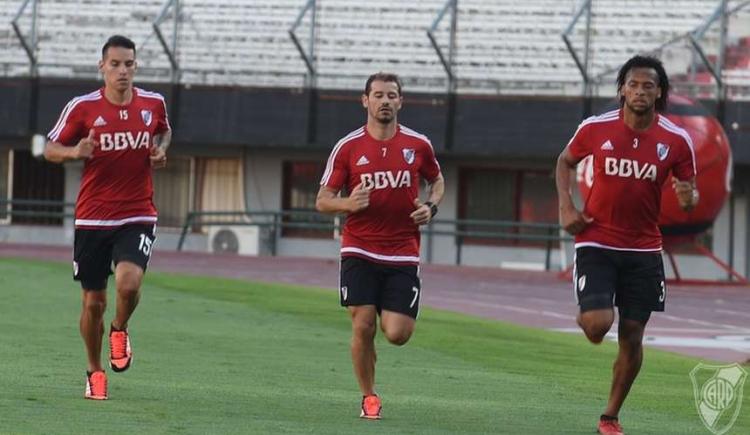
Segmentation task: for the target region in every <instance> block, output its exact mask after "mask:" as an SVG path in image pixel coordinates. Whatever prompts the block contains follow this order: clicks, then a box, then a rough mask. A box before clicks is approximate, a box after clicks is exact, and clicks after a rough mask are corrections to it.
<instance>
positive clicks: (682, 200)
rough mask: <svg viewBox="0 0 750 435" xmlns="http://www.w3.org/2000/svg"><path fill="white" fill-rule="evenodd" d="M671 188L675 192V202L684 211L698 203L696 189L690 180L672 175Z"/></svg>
mask: <svg viewBox="0 0 750 435" xmlns="http://www.w3.org/2000/svg"><path fill="white" fill-rule="evenodd" d="M672 188H673V189H674V193H675V194H677V202H678V203H679V204H680V207H681V208H682V209H683V210H685V211H690V210H692V209H693V207H695V205H696V204H697V203H698V195H697V193H698V191H697V190H695V189H693V183H691V182H690V181H680V180H678V179H677V178H676V177H672Z"/></svg>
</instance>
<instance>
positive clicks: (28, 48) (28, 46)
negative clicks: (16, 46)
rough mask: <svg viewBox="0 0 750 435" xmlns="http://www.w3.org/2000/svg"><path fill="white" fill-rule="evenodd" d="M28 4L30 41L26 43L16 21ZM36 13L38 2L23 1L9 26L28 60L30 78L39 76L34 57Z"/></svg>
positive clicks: (34, 0) (36, 0) (36, 61)
mask: <svg viewBox="0 0 750 435" xmlns="http://www.w3.org/2000/svg"><path fill="white" fill-rule="evenodd" d="M29 3H31V41H28V40H27V39H26V37H25V36H23V33H22V32H21V27H20V26H19V25H18V20H19V19H21V15H23V13H24V11H25V10H26V7H27V6H28V5H29ZM38 12H39V1H38V0H24V2H23V3H22V4H21V7H19V8H18V12H16V15H15V16H14V17H13V19H12V20H11V21H10V25H11V27H13V32H14V33H15V34H16V37H17V38H18V41H19V42H20V43H21V47H23V50H24V51H25V52H26V56H27V57H28V58H29V74H31V77H36V76H37V75H39V67H38V60H37V57H36V49H37V43H38V38H37V36H38V35H37V15H38Z"/></svg>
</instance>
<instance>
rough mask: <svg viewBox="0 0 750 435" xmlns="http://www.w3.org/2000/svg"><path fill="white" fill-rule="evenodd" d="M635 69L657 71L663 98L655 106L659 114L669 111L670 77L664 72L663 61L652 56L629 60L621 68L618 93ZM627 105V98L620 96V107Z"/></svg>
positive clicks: (634, 57)
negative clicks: (631, 71)
mask: <svg viewBox="0 0 750 435" xmlns="http://www.w3.org/2000/svg"><path fill="white" fill-rule="evenodd" d="M633 68H651V69H653V70H654V71H656V75H658V76H659V83H658V85H659V87H660V88H661V97H659V98H658V99H657V100H656V103H655V104H654V105H655V106H656V111H657V112H663V111H665V110H667V98H668V97H669V77H668V76H667V72H666V71H665V70H664V65H662V63H661V61H660V60H659V59H657V58H655V57H651V56H641V55H636V56H633V57H631V58H630V59H628V61H627V62H625V65H623V66H622V68H620V72H619V73H617V92H618V93H620V91H621V90H622V87H623V86H624V85H625V78H626V76H627V75H628V73H629V72H630V70H632V69H633ZM623 104H625V96H623V95H622V94H620V107H622V105H623Z"/></svg>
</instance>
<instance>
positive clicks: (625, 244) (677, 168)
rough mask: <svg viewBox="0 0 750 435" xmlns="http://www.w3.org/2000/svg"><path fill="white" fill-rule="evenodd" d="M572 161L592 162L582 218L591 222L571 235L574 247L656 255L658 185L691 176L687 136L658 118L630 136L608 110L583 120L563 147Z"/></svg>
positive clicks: (692, 158) (692, 157) (618, 115)
mask: <svg viewBox="0 0 750 435" xmlns="http://www.w3.org/2000/svg"><path fill="white" fill-rule="evenodd" d="M567 149H568V153H570V155H571V156H572V157H574V158H576V159H582V158H584V157H586V156H588V155H592V156H593V159H594V160H593V172H594V173H593V185H592V186H591V190H590V192H589V195H588V197H587V198H585V201H586V202H585V206H584V210H583V212H584V213H585V214H586V215H588V216H590V217H592V218H593V219H594V221H593V222H591V223H590V224H588V225H587V226H586V228H585V229H584V230H583V231H582V232H580V233H578V234H577V235H576V238H575V240H576V245H575V246H576V247H581V246H596V247H600V248H607V249H617V250H627V251H659V250H661V232H660V231H659V227H658V218H659V207H660V205H661V192H662V184H664V181H665V180H667V179H671V177H670V173H671V174H672V175H674V176H675V177H677V178H678V179H679V180H681V181H687V180H690V179H692V178H693V177H694V176H695V154H694V152H693V143H692V141H691V139H690V136H688V134H687V132H686V131H685V130H683V129H682V128H680V127H678V126H676V125H675V124H674V123H672V121H670V120H669V119H667V118H666V117H664V116H661V115H659V114H657V115H656V119H654V122H653V124H652V125H651V126H650V127H649V128H648V129H647V130H645V131H635V130H632V129H631V128H630V127H628V126H627V125H626V124H625V123H624V122H623V119H622V111H621V110H619V109H618V110H613V111H611V112H607V113H605V114H603V115H600V116H592V117H591V118H588V119H586V120H585V121H583V122H582V123H581V125H580V126H579V127H578V130H577V131H576V133H575V135H574V136H573V138H572V139H571V140H570V143H568V146H567Z"/></svg>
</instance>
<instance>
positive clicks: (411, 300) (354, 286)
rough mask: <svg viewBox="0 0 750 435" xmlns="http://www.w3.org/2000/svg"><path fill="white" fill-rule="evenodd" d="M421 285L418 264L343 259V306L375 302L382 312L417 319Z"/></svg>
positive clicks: (341, 297) (341, 296)
mask: <svg viewBox="0 0 750 435" xmlns="http://www.w3.org/2000/svg"><path fill="white" fill-rule="evenodd" d="M421 288H422V285H421V280H420V279H419V267H418V266H397V265H394V266H390V265H387V264H381V263H375V262H372V261H368V260H364V259H362V258H359V257H343V258H342V259H341V279H340V281H339V290H340V291H339V296H340V299H341V305H342V306H345V307H346V306H350V305H375V307H376V308H377V310H378V313H380V312H381V311H382V310H387V311H395V312H397V313H401V314H406V315H407V316H410V317H411V318H413V319H416V318H417V316H418V315H419V298H420V294H421Z"/></svg>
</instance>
